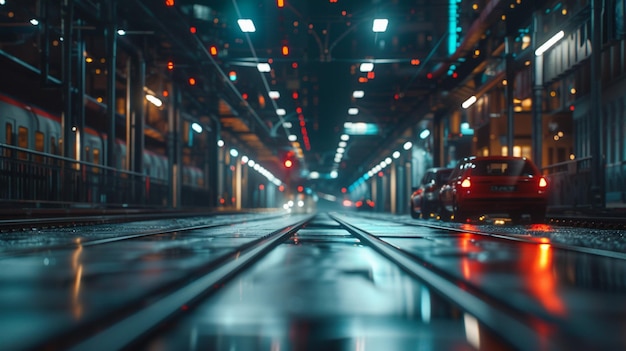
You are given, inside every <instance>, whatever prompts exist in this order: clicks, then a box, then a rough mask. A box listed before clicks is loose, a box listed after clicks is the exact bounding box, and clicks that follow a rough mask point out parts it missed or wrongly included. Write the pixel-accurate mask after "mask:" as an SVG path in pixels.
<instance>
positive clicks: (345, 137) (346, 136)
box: [341, 134, 350, 141]
mask: <svg viewBox="0 0 626 351" xmlns="http://www.w3.org/2000/svg"><path fill="white" fill-rule="evenodd" d="M341 140H343V141H348V140H350V136H349V135H348V134H341Z"/></svg>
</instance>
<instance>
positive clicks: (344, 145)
mask: <svg viewBox="0 0 626 351" xmlns="http://www.w3.org/2000/svg"><path fill="white" fill-rule="evenodd" d="M347 145H348V143H346V142H345V141H340V142H339V147H343V148H345V147H346V146H347Z"/></svg>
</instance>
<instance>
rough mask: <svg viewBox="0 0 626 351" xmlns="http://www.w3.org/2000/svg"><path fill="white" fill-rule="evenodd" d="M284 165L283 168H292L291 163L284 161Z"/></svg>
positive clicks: (290, 161)
mask: <svg viewBox="0 0 626 351" xmlns="http://www.w3.org/2000/svg"><path fill="white" fill-rule="evenodd" d="M284 165H285V168H291V167H292V166H293V161H292V160H285V162H284Z"/></svg>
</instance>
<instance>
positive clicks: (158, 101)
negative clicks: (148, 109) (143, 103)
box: [146, 94, 163, 107]
mask: <svg viewBox="0 0 626 351" xmlns="http://www.w3.org/2000/svg"><path fill="white" fill-rule="evenodd" d="M146 100H148V101H150V103H152V104H153V105H154V106H156V107H161V106H163V102H162V101H161V99H159V98H158V97H156V96H154V95H150V94H146Z"/></svg>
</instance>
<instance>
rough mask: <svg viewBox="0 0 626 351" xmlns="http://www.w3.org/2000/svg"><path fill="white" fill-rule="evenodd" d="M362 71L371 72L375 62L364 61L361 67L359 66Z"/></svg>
mask: <svg viewBox="0 0 626 351" xmlns="http://www.w3.org/2000/svg"><path fill="white" fill-rule="evenodd" d="M359 70H360V71H361V72H371V71H373V70H374V63H372V62H363V63H362V64H361V67H360V68H359Z"/></svg>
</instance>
